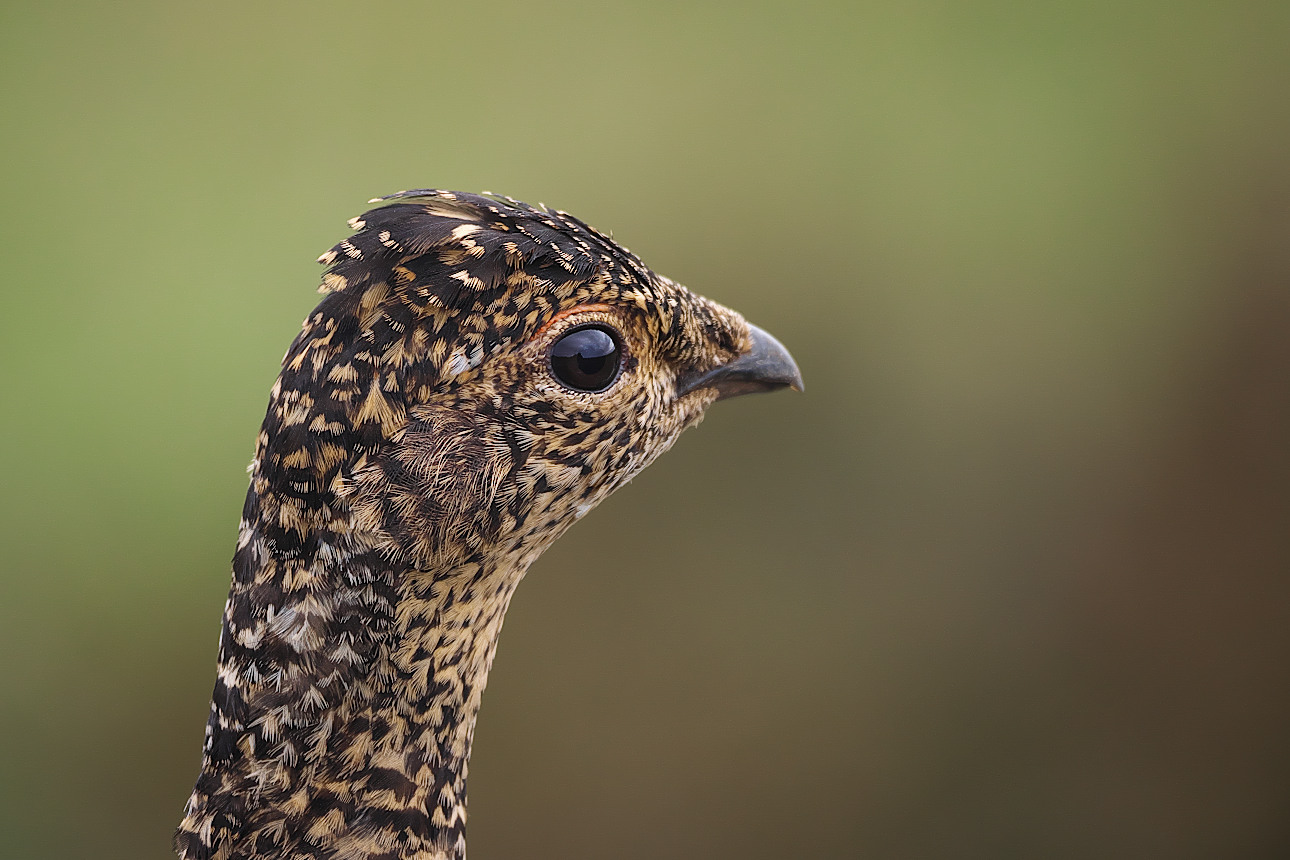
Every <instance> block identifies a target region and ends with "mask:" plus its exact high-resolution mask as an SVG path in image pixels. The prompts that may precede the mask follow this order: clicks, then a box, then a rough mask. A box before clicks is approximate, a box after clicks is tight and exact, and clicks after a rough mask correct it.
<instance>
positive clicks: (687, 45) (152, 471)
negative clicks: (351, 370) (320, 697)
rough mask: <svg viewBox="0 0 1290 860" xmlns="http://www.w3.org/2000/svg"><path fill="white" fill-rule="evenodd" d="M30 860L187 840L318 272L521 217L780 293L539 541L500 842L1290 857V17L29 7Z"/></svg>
mask: <svg viewBox="0 0 1290 860" xmlns="http://www.w3.org/2000/svg"><path fill="white" fill-rule="evenodd" d="M0 22H2V23H0V66H2V67H3V70H4V73H3V74H4V77H3V80H4V87H3V90H2V91H0V104H2V105H3V115H4V117H5V126H6V130H5V133H4V135H3V137H2V140H0V152H2V153H3V162H4V168H3V177H4V180H3V182H4V203H5V205H4V206H3V210H2V211H0V224H2V229H3V235H4V247H5V254H4V257H5V261H4V266H3V270H2V271H3V295H4V311H3V314H0V330H2V331H3V337H0V356H2V361H3V364H2V367H3V371H4V372H3V374H2V375H0V394H2V395H3V397H2V402H3V403H4V404H5V406H4V415H5V419H4V421H3V434H4V441H3V445H2V446H0V474H3V476H4V477H3V487H4V492H3V493H2V494H0V506H2V508H0V540H2V541H3V553H2V557H0V564H3V571H2V575H0V589H2V593H0V653H3V659H2V660H0V721H2V722H0V755H2V758H0V855H3V856H4V857H7V858H15V859H16V858H45V857H59V858H63V857H96V858H102V860H110V858H145V857H146V858H163V857H166V856H169V855H168V851H169V848H168V845H169V838H170V833H171V830H172V828H173V827H174V825H175V823H176V822H177V820H178V818H179V814H180V809H181V806H182V804H183V802H184V800H185V798H186V797H187V794H188V791H189V789H190V787H191V785H192V781H193V779H194V778H195V776H196V772H197V765H198V759H199V748H200V744H201V737H202V728H203V724H204V721H205V718H206V708H207V701H208V699H207V697H208V694H209V691H210V688H211V685H212V682H213V677H214V676H213V669H214V658H215V645H216V637H217V634H218V625H219V615H220V610H221V607H222V605H223V599H224V595H225V591H226V588H227V581H228V560H229V558H230V557H231V554H232V550H233V541H234V533H235V528H236V525H237V517H238V512H239V510H240V506H241V501H242V495H243V493H244V491H245V481H246V477H245V474H244V467H245V464H246V463H247V461H248V460H249V459H250V456H251V452H252V444H253V440H254V437H255V432H256V429H257V427H258V425H259V421H260V418H261V416H262V414H263V409H264V405H265V401H266V398H267V391H268V388H269V386H270V384H271V383H272V380H273V378H274V376H275V375H276V371H277V363H278V360H279V359H280V357H281V355H282V353H283V351H284V349H285V348H286V345H287V343H288V342H289V341H290V340H291V338H292V337H293V335H294V334H295V331H296V330H297V326H298V324H299V322H300V320H301V319H302V318H303V317H304V315H305V314H306V313H307V312H308V310H309V309H310V308H311V307H312V305H313V303H314V302H315V301H316V296H315V294H314V292H313V288H314V286H315V285H316V282H317V279H318V277H319V274H320V272H319V269H318V267H317V266H316V265H315V264H314V263H313V260H314V258H315V257H316V256H317V255H318V254H319V253H320V252H322V251H323V250H325V249H326V248H327V247H329V246H330V245H331V244H332V243H333V242H335V241H337V240H338V239H340V238H341V237H343V236H344V235H346V232H347V231H346V228H345V224H344V221H345V219H346V218H348V217H350V216H352V215H356V214H358V213H359V212H361V211H363V209H364V208H366V207H365V205H364V201H366V200H367V198H369V197H372V196H375V195H377V194H383V193H389V192H393V191H397V190H399V189H403V188H409V187H424V186H433V187H441V188H457V189H462V190H473V191H477V190H481V189H488V190H493V191H497V192H502V193H506V194H509V195H512V196H515V197H519V198H521V199H524V200H528V201H530V202H539V201H542V202H545V203H547V204H550V205H553V206H558V207H559V208H562V209H566V210H568V211H571V212H573V213H574V214H576V215H578V216H580V217H582V218H583V219H586V220H588V221H590V222H591V223H593V224H595V225H597V226H599V227H601V228H603V229H606V230H612V231H613V232H614V235H615V236H616V237H617V238H618V239H619V240H621V241H623V242H624V243H625V244H626V245H628V246H629V247H631V248H632V249H633V250H634V251H636V252H638V253H639V254H641V255H642V257H644V259H645V260H646V261H647V262H648V263H649V264H650V265H651V266H653V267H654V268H656V269H657V270H659V271H661V272H664V273H666V274H668V275H671V276H672V277H674V278H677V279H678V280H681V281H683V282H685V283H687V284H689V285H690V286H691V287H693V288H695V289H696V290H698V291H699V292H702V293H705V294H707V295H709V296H711V297H713V298H715V299H717V300H719V301H722V302H725V303H728V304H730V305H731V306H733V307H735V308H738V309H739V310H741V311H743V312H744V313H745V314H746V315H747V316H748V318H749V319H751V320H753V321H755V322H757V323H759V324H761V325H763V326H765V327H766V328H767V329H769V330H771V331H773V332H774V333H775V334H776V335H778V336H779V337H780V338H781V339H782V340H783V341H784V342H785V343H786V344H788V345H789V347H790V348H791V349H792V350H793V352H794V353H795V354H796V356H797V357H798V359H799V361H800V363H801V366H802V369H803V372H804V374H805V377H806V380H807V385H808V391H807V393H806V394H805V395H804V396H790V395H787V394H781V395H777V396H774V397H765V398H749V399H746V400H737V401H734V402H731V403H723V404H721V405H720V407H719V408H717V409H714V410H713V411H712V413H711V414H710V416H709V418H708V420H707V421H706V423H705V424H704V425H703V426H702V427H701V428H700V429H698V430H696V431H692V432H690V433H689V434H687V436H686V437H685V438H684V439H683V440H682V441H681V443H680V444H679V445H678V446H677V448H676V450H675V451H673V452H672V453H671V454H669V455H668V456H666V457H664V458H663V459H662V460H661V461H660V462H659V463H658V464H657V465H655V466H654V467H653V468H651V469H650V470H649V471H647V472H646V473H645V474H644V475H642V476H641V477H640V478H639V479H638V480H636V481H635V482H634V484H633V485H632V486H631V487H629V488H627V489H626V490H624V491H623V492H621V493H619V494H618V495H617V496H615V497H614V498H613V499H612V500H611V501H610V502H608V503H607V504H605V505H604V506H603V507H602V508H600V509H599V510H597V511H596V512H595V513H594V514H593V515H591V516H589V517H588V518H587V519H586V520H584V521H583V522H582V523H581V524H579V525H578V526H577V527H576V528H575V529H573V531H572V532H571V533H570V534H569V535H568V536H567V537H566V538H565V539H563V540H562V541H561V542H559V543H558V544H557V545H556V547H555V549H554V550H552V551H551V552H549V553H548V554H547V555H546V556H545V557H543V558H542V559H541V560H540V561H539V562H538V564H537V565H536V566H535V567H534V569H533V570H532V571H531V573H530V575H529V578H528V580H527V581H526V582H525V584H524V585H523V586H522V587H521V588H520V592H519V596H518V598H517V599H516V601H515V603H514V605H513V607H512V609H511V612H510V616H509V619H508V621H507V629H506V632H505V634H504V635H503V637H502V644H501V648H500V651H499V656H498V661H497V664H496V666H495V669H494V672H493V675H492V678H491V683H490V689H489V693H488V695H487V696H486V697H485V704H484V709H483V713H482V716H481V719H480V724H479V729H478V734H477V738H476V753H475V757H474V760H473V763H472V769H471V828H470V831H471V839H470V841H471V857H472V858H473V860H488V858H505V857H525V858H544V857H562V858H604V857H616V858H656V857H676V858H720V857H741V858H758V857H765V858H770V857H776V858H779V857H832V858H851V857H929V858H963V857H992V858H993V857H1049V858H1066V857H1070V858H1078V857H1126V858H1127V857H1134V858H1138V857H1171V858H1191V857H1195V858H1209V857H1219V856H1223V857H1271V856H1287V854H1290V816H1288V815H1287V810H1288V809H1290V779H1288V778H1287V774H1288V773H1290V732H1288V731H1287V725H1290V674H1288V673H1287V670H1286V667H1287V661H1288V660H1290V623H1288V621H1290V444H1288V443H1290V385H1288V384H1287V381H1288V380H1290V162H1288V161H1287V153H1288V152H1290V99H1288V98H1287V92H1290V51H1288V50H1287V49H1286V46H1287V44H1290V5H1288V4H1286V3H1285V2H1283V0H1274V2H1240V0H1236V2H1177V0H1174V2H1128V3H1125V2H1093V0H1086V2H1075V3H1062V4H1036V3H1030V2H1020V0H999V2H969V3H955V2H943V0H942V2H935V0H928V2H909V3H902V4H895V3H865V2H855V0H852V2H834V3H828V2H810V0H805V2H803V0H798V2H794V3H787V2H751V3H740V4H734V3H730V4H696V3H692V2H685V3H680V2H652V3H625V4H605V3H591V2H585V3H580V2H561V3H548V4H538V3H515V2H504V0H502V1H501V2H494V3H486V4H485V3H479V4H466V3H453V4H445V3H410V2H380V3H373V4H365V5H363V4H337V3H330V2H314V3H281V4H267V5H266V4H256V3H223V4H192V3H162V2H155V3H143V2H128V3H115V4H80V5H76V4H61V3H54V2H51V3H42V4H16V3H9V4H6V6H5V8H4V9H3V11H2V12H0Z"/></svg>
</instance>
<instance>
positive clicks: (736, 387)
mask: <svg viewBox="0 0 1290 860" xmlns="http://www.w3.org/2000/svg"><path fill="white" fill-rule="evenodd" d="M748 328H749V329H750V331H751V334H752V346H751V347H750V348H749V349H748V351H747V352H745V353H744V354H743V355H740V356H738V357H737V358H735V359H734V360H732V361H730V362H727V363H726V364H723V365H720V366H719V367H714V368H713V369H712V370H709V371H707V372H705V373H701V374H698V375H697V376H693V377H690V378H682V379H681V380H679V381H678V384H677V395H678V396H679V395H682V394H687V393H689V392H691V391H695V390H697V389H700V388H715V389H716V390H717V399H718V400H725V399H726V398H727V397H736V396H738V395H740V394H756V393H758V392H762V391H774V390H776V389H778V388H791V389H793V390H794V391H803V390H805V386H804V385H803V384H802V372H801V371H800V370H798V369H797V362H795V361H793V356H791V355H789V354H788V350H786V349H784V345H783V344H782V343H780V342H779V341H777V340H775V338H773V337H771V335H770V334H769V333H768V332H766V331H763V330H762V329H759V328H757V326H755V325H752V324H751V323H750V324H749V325H748Z"/></svg>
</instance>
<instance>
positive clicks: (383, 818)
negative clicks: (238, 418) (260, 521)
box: [177, 525, 537, 860]
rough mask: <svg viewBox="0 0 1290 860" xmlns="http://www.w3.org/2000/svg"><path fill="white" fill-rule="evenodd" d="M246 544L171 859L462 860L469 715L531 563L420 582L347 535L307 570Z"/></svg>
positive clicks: (501, 558) (516, 558)
mask: <svg viewBox="0 0 1290 860" xmlns="http://www.w3.org/2000/svg"><path fill="white" fill-rule="evenodd" d="M247 528H248V526H246V525H244V532H245V531H246V529H247ZM249 528H250V532H251V533H250V534H246V533H244V535H243V537H242V539H241V540H240V541H239V550H238V553H237V556H236V557H235V560H234V573H235V575H234V584H233V589H232V591H231V593H230V596H229V603H228V607H227V609H226V612H225V624H224V632H223V636H222V638H221V647H220V663H219V673H218V680H217V683H216V688H215V695H214V697H213V704H212V711H211V720H210V724H209V727H208V730H207V741H206V749H205V755H204V757H203V766H202V773H201V776H200V778H199V780H198V783H197V787H196V789H195V791H194V793H193V796H192V798H191V799H190V801H189V806H188V809H187V811H186V816H185V819H184V822H183V824H182V825H181V827H180V831H179V834H178V836H177V844H178V846H179V848H180V853H181V856H184V857H199V856H200V857H216V858H228V860H233V858H245V860H259V858H268V857H279V856H299V855H304V856H315V855H317V856H335V857H346V858H353V860H367V858H376V857H381V858H413V857H416V858H434V860H438V859H439V858H443V859H444V860H460V858H464V857H465V824H466V772H467V765H468V761H469V758H470V747H471V740H472V736H473V734H474V727H475V718H476V716H477V714H478V712H479V703H480V697H481V696H482V694H483V691H484V686H485V683H486V681H487V677H488V670H489V668H490V666H491V664H492V660H493V654H494V652H495V649H496V646H497V639H498V635H499V633H500V631H501V626H502V620H503V617H504V615H505V612H506V608H507V606H508V605H509V602H510V596H511V594H512V592H513V590H514V588H515V586H516V584H517V583H518V582H519V580H520V578H521V577H522V576H523V574H524V571H525V570H526V569H527V568H528V565H529V563H530V562H531V561H532V559H533V557H535V556H536V554H537V553H536V552H530V553H524V554H520V553H518V552H517V553H512V554H505V553H503V554H498V555H495V556H475V557H471V558H466V559H458V560H456V561H455V562H452V563H447V564H442V565H440V566H438V567H437V568H436V569H434V570H421V569H418V568H417V567H416V566H414V565H412V564H411V563H410V562H403V563H395V562H391V561H390V557H391V553H390V548H389V547H388V546H382V545H381V543H380V541H379V540H372V539H368V538H365V537H364V536H363V534H362V533H361V532H359V531H356V530H353V529H349V528H333V529H332V530H331V531H330V532H329V533H328V534H326V535H323V536H322V537H321V538H320V539H314V540H313V541H312V544H313V552H312V557H311V558H306V557H305V555H306V554H302V555H301V556H298V557H291V556H288V557H279V556H275V554H274V547H275V544H274V543H273V542H272V541H271V539H270V538H271V537H272V532H271V530H266V529H264V528H262V527H257V526H255V525H251V526H249ZM338 535H339V537H338V538H337V539H335V541H334V542H331V543H329V541H330V540H332V538H333V537H336V536H338ZM221 852H226V853H221Z"/></svg>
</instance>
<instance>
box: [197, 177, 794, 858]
mask: <svg viewBox="0 0 1290 860" xmlns="http://www.w3.org/2000/svg"><path fill="white" fill-rule="evenodd" d="M391 201H392V202H391ZM374 202H375V201H374ZM382 202H384V203H385V205H383V206H382V207H380V208H377V209H374V210H373V211H371V212H368V213H367V214H365V215H364V216H362V217H361V218H358V219H355V220H354V221H353V222H351V225H352V226H353V227H354V228H355V230H356V231H357V232H356V233H355V234H354V235H353V236H352V237H351V238H349V239H348V240H346V241H344V242H341V243H340V244H339V245H337V246H336V247H335V248H333V249H332V250H331V251H329V252H328V253H326V254H324V255H323V257H322V258H321V260H320V262H323V263H325V264H327V265H328V267H329V268H328V271H327V273H326V274H325V275H324V276H323V286H322V291H323V292H324V293H326V294H327V295H326V297H325V298H324V299H323V301H322V302H321V304H319V306H318V307H317V308H316V309H315V310H314V312H313V313H312V314H311V315H310V316H309V318H308V319H306V320H305V323H304V327H303V330H302V331H301V333H300V335H299V336H298V337H297V338H296V340H295V342H294V343H292V345H291V348H290V349H289V350H288V352H287V355H286V357H285V359H284V361H283V369H282V374H281V376H280V377H279V379H278V381H277V383H276V384H275V385H274V386H273V390H272V394H271V397H270V401H269V408H268V413H267V415H266V416H265V420H264V426H263V429H262V430H261V431H260V435H259V438H258V440H257V443H256V453H255V460H254V461H253V462H252V466H251V486H250V489H249V491H248V493H247V498H246V505H245V508H244V510H243V515H242V523H241V529H240V532H239V537H238V543H237V551H236V554H235V556H234V560H233V583H232V588H231V590H230V593H229V598H228V604H227V606H226V608H225V612H224V627H223V633H222V635H221V638H220V648H219V667H218V676H217V680H216V684H215V692H214V695H213V701H212V706H211V716H210V721H209V723H208V726H207V733H206V742H205V747H204V751H203V758H202V769H201V775H200V777H199V779H198V781H197V785H196V788H195V789H194V791H193V794H192V797H191V798H190V799H189V801H188V805H187V808H186V810H185V815H184V819H183V822H182V823H181V825H180V827H179V832H178V833H177V835H176V839H175V844H176V848H177V849H178V851H179V854H180V856H181V857H183V858H187V860H198V858H201V860H206V858H216V860H234V858H238V860H260V858H264V860H267V858H337V860H341V858H345V860H376V858H390V860H393V858H400V860H402V858H413V857H417V858H462V857H464V856H465V823H466V766H467V760H468V758H469V755H470V743H471V734H472V732H473V730H474V725H475V715H476V713H477V711H478V708H479V700H480V696H481V694H482V692H483V689H484V683H485V681H486V679H487V675H488V669H489V666H490V664H491V663H492V659H493V652H494V649H495V647H496V644H497V635H498V632H499V630H500V628H501V624H502V617H503V615H504V614H505V611H506V607H507V604H508V603H509V601H510V597H511V593H512V591H513V590H514V588H515V586H516V584H517V583H518V581H519V579H520V578H521V577H522V576H523V575H524V572H525V570H526V569H527V568H528V566H529V565H530V564H531V563H532V561H533V560H534V559H535V558H536V557H537V556H538V555H539V554H540V553H541V552H542V551H543V550H544V549H545V548H546V547H547V546H549V545H550V544H551V542H552V541H554V540H555V539H556V538H557V537H559V535H560V534H561V533H563V532H564V530H565V529H566V528H568V527H569V526H570V525H571V524H572V523H573V522H574V521H575V520H576V519H578V518H579V517H580V516H582V515H583V514H584V513H586V512H587V511H588V510H589V509H590V508H591V507H593V506H594V505H596V504H597V503H598V502H600V500H602V499H603V498H604V497H605V496H607V495H608V494H609V493H611V492H613V490H614V489H616V488H617V487H619V486H621V485H622V484H623V483H625V482H626V481H627V480H629V479H630V478H631V477H632V476H633V475H635V474H636V473H637V472H639V471H640V470H641V469H643V468H644V467H645V466H646V465H648V464H649V463H650V462H651V461H652V460H653V459H654V458H655V457H657V456H658V455H659V454H661V453H662V452H663V451H665V450H666V449H667V448H668V447H669V446H670V445H671V444H672V442H673V441H674V440H675V439H676V437H677V435H678V434H680V432H681V431H682V430H684V429H685V428H686V427H688V426H690V425H692V424H694V423H696V422H697V421H698V420H699V419H700V418H701V417H702V415H703V412H704V410H705V409H706V408H707V407H708V406H709V405H710V404H711V403H712V402H713V401H715V400H717V399H719V398H721V397H723V396H730V395H733V394H738V393H743V392H744V391H750V390H769V389H771V388H777V387H783V386H786V385H793V386H794V387H798V388H800V386H801V381H800V378H799V377H798V376H797V369H796V367H794V366H793V365H792V361H791V359H790V358H789V357H788V354H787V353H786V352H784V350H783V348H782V347H780V346H779V345H778V344H777V343H775V341H774V340H773V339H771V338H770V337H769V336H768V335H766V334H765V333H764V332H761V331H760V330H758V329H756V328H755V327H752V326H749V325H748V324H747V323H746V322H745V321H744V320H743V318H742V317H740V316H739V315H738V314H737V313H735V312H733V311H731V310H728V309H726V308H724V307H721V306H720V305H717V304H715V303H713V302H710V301H708V300H706V299H704V298H702V297H700V296H697V295H695V294H693V293H691V292H690V291H688V290H687V289H685V288H684V287H682V286H680V285H679V284H676V283H674V282H672V281H670V280H668V279H666V278H663V277H660V276H659V275H656V274H654V273H653V272H651V271H650V270H649V269H647V268H646V267H645V266H644V264H642V263H641V261H640V260H639V259H637V258H636V257H635V256H634V255H632V254H630V253H629V252H627V251H626V250H624V249H623V248H621V247H620V246H618V245H617V244H615V243H614V242H613V241H612V240H610V239H609V238H607V237H606V236H603V235H601V234H599V233H597V232H596V231H594V230H592V229H591V228H589V227H587V226H586V225H585V224H583V223H582V222H580V221H578V220H577V219H575V218H573V217H571V216H569V215H566V214H564V213H560V212H551V211H547V210H543V209H534V208H532V207H529V206H526V205H524V204H522V203H518V202H516V201H513V200H509V199H505V198H488V197H480V196H475V195H469V194H458V193H452V192H445V191H419V192H405V193H403V194H398V195H394V196H393V197H392V198H384V200H383V201H382ZM587 326H595V327H598V328H599V329H600V330H603V331H606V332H609V333H610V334H612V335H614V338H615V340H614V342H615V343H616V344H617V346H618V347H619V348H620V353H619V354H620V355H621V370H620V371H619V372H618V375H617V377H616V378H614V380H613V381H612V383H611V384H610V385H609V386H608V387H607V388H606V389H605V390H603V391H598V392H588V391H581V390H575V389H573V388H570V387H569V386H568V385H567V384H564V383H563V382H562V381H561V379H560V378H558V371H557V370H553V363H552V359H551V358H550V354H551V350H552V345H553V344H554V343H556V342H557V341H559V340H560V339H561V338H563V337H566V336H568V335H569V333H570V332H575V331H577V330H579V329H580V328H583V327H587Z"/></svg>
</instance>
